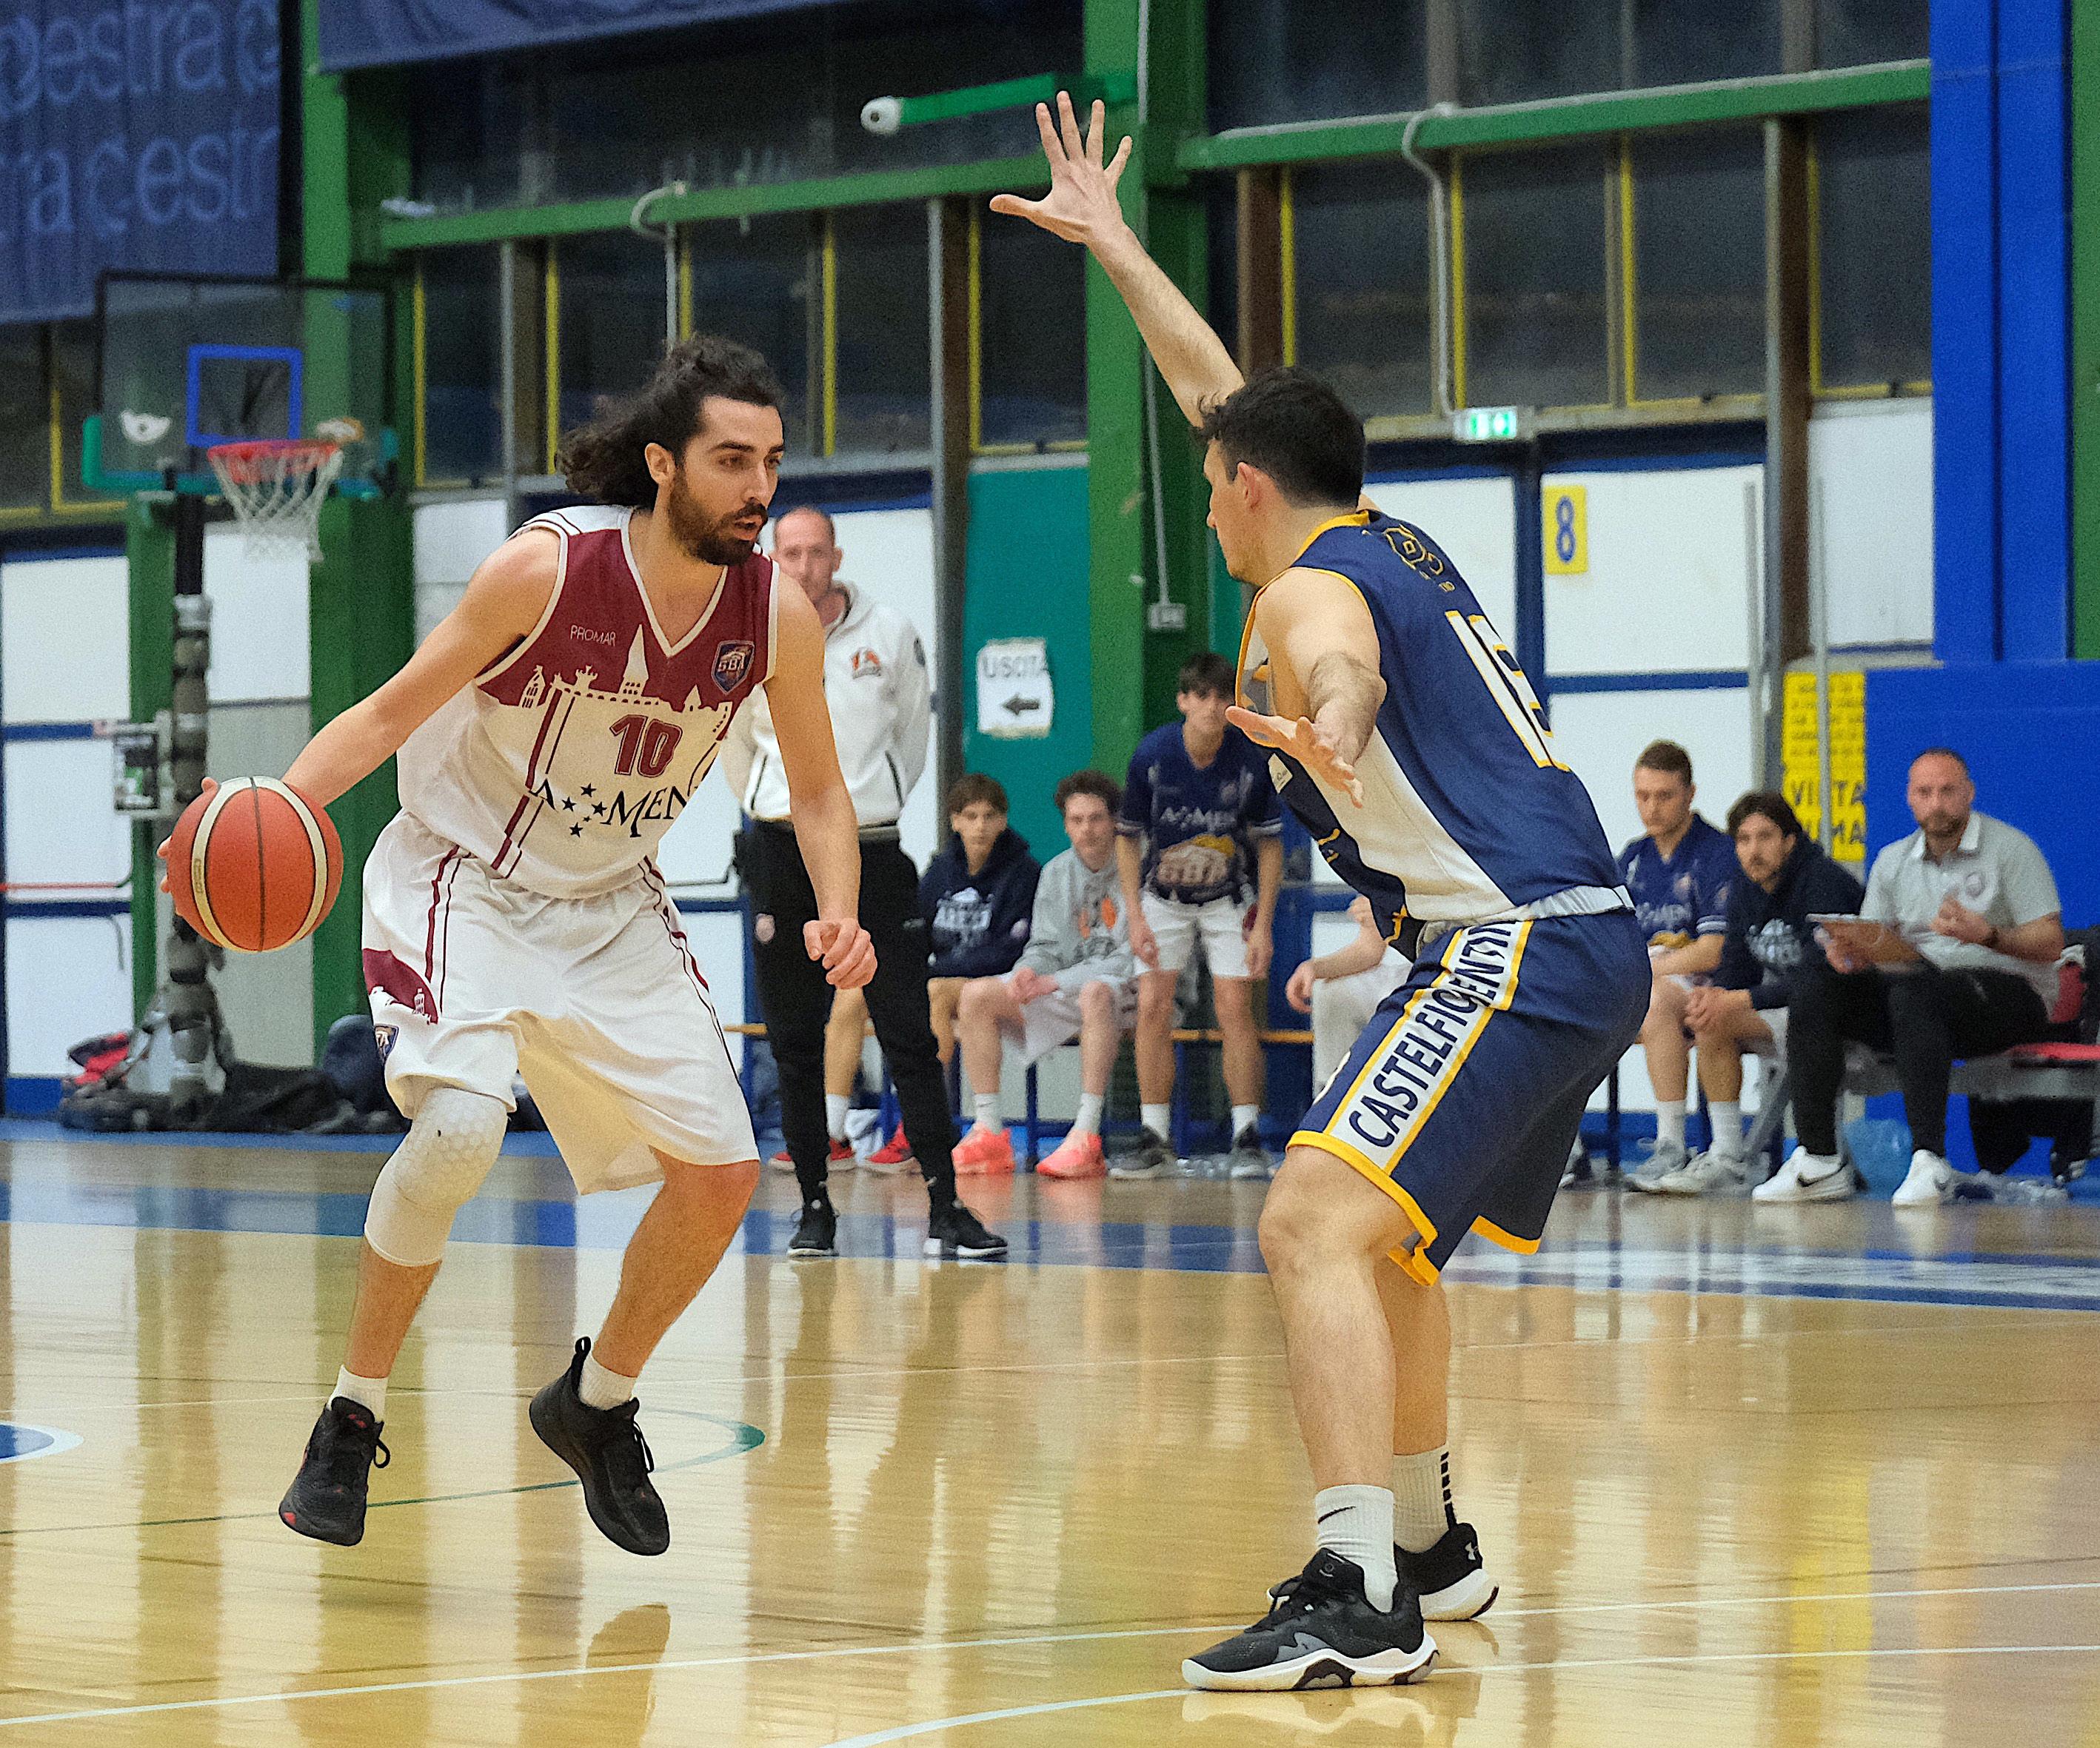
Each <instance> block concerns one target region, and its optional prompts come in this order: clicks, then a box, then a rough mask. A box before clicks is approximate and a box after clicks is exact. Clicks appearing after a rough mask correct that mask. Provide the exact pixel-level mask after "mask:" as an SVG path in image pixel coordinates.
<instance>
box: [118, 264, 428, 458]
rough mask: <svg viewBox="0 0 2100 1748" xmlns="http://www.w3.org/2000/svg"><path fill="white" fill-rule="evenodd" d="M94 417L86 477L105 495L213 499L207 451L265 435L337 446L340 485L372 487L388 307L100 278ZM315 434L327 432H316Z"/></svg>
mask: <svg viewBox="0 0 2100 1748" xmlns="http://www.w3.org/2000/svg"><path fill="white" fill-rule="evenodd" d="M95 319H96V328H97V334H98V341H97V345H98V351H97V357H98V360H99V376H98V383H97V389H96V395H95V404H96V407H97V415H96V418H95V420H94V425H95V427H96V429H90V431H89V433H88V441H87V442H86V443H85V444H84V445H83V446H82V474H83V476H84V482H85V483H86V485H88V486H89V487H91V488H93V489H95V490H99V491H153V490H157V489H160V488H161V487H164V486H165V483H166V481H167V478H168V475H169V473H170V470H171V469H172V470H173V473H174V480H175V487H176V490H178V491H188V492H196V493H199V494H202V495H214V494H216V493H217V492H218V491H219V485H218V480H217V479H216V478H214V475H213V473H212V470H211V465H210V462H209V461H208V460H206V458H205V451H206V450H208V449H210V448H212V447H214V446H215V445H218V444H221V443H247V442H253V441H254V440H256V439H258V438H305V437H313V436H315V435H316V434H319V435H321V436H325V437H337V436H338V434H342V433H344V432H347V431H349V430H351V429H356V430H359V431H360V432H361V435H360V436H359V437H357V438H353V439H352V440H351V441H347V442H345V443H343V466H342V473H341V475H340V476H339V477H338V479H337V488H336V489H337V491H341V492H343V493H345V494H346V495H353V496H355V495H370V494H372V493H373V492H376V491H378V490H379V489H380V487H381V484H382V482H383V480H384V478H385V475H386V469H387V465H388V463H389V462H390V460H392V458H393V456H394V443H393V434H392V433H391V432H390V431H389V430H388V429H386V387H385V385H386V368H387V359H388V355H389V354H388V350H387V331H386V297H385V296H384V294H383V293H379V292H376V291H367V290H363V289H360V288H354V287H351V286H348V285H341V284H324V283H320V282H316V281H312V280H242V279H218V278H209V277H201V276H198V275H158V274H150V275H149V274H135V273H108V274H105V275H103V278H102V280H101V283H100V285H99V288H98V291H97V296H96V311H95ZM317 427H325V429H321V430H320V431H319V432H318V433H317V431H316V428H317Z"/></svg>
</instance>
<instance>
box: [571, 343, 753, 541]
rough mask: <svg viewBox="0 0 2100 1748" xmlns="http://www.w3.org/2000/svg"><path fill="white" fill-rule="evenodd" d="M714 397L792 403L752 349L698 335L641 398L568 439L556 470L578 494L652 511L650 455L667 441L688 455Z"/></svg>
mask: <svg viewBox="0 0 2100 1748" xmlns="http://www.w3.org/2000/svg"><path fill="white" fill-rule="evenodd" d="M711 394H712V395H719V396H720V397H721V398H722V399H724V400H731V401H743V402H744V403H747V404H748V405H750V406H752V407H778V406H779V404H780V403H781V401H782V399H783V398H784V397H783V394H782V393H781V389H780V381H779V378H778V377H777V376H774V374H773V367H772V366H771V365H770V364H768V363H766V362H765V359H763V358H761V357H760V356H759V355H758V354H757V353H756V352H754V351H752V349H751V348H750V347H749V346H739V344H738V343H737V342H736V341H734V340H725V339H723V338H722V337H721V335H719V334H695V335H693V336H692V337H690V339H686V340H681V341H679V342H678V343H677V345H676V346H673V347H672V348H671V350H669V351H668V353H666V354H664V362H663V363H660V364H659V365H658V366H657V367H656V374H655V376H651V378H650V379H649V381H648V383H647V384H646V385H645V386H644V387H643V388H642V391H641V392H640V393H639V394H633V395H629V397H627V398H625V399H624V400H620V401H618V402H615V403H614V404H613V405H612V406H611V407H608V408H607V410H606V411H605V412H602V413H600V414H599V415H598V417H597V418H595V419H593V420H591V421H590V422H589V424H588V425H579V426H578V427H577V428H576V429H575V430H573V431H571V432H570V433H568V434H567V435H566V436H565V437H563V438H562V442H561V447H560V450H559V451H558V453H557V455H556V456H555V459H554V466H555V469H556V471H557V472H558V473H564V474H566V475H567V477H568V482H569V490H570V491H575V492H579V493H580V494H581V495H584V496H585V497H587V498H589V499H591V500H593V502H596V503H598V504H631V505H633V507H634V508H636V509H647V508H648V507H649V506H651V504H655V501H656V482H655V480H653V479H651V478H650V477H649V464H648V462H647V461H646V460H644V459H643V451H645V450H646V449H647V448H648V447H649V445H650V444H651V443H661V444H662V445H663V446H664V447H665V448H666V449H668V450H669V451H671V453H672V454H673V455H674V456H682V455H683V454H684V453H685V450H686V444H687V443H690V442H691V441H692V439H693V438H694V437H695V436H696V435H697V434H699V429H700V411H701V407H702V404H703V403H704V402H705V401H706V400H707V398H708V396H709V395H711Z"/></svg>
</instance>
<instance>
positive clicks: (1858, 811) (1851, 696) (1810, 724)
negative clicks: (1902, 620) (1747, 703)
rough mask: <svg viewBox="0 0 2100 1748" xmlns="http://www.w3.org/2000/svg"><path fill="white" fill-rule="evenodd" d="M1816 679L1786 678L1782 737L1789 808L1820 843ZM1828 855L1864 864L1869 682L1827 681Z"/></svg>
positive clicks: (1858, 678) (1844, 677) (1854, 677)
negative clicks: (1830, 794)
mask: <svg viewBox="0 0 2100 1748" xmlns="http://www.w3.org/2000/svg"><path fill="white" fill-rule="evenodd" d="M1817 729H1818V724H1817V722H1816V710H1815V675H1813V674H1802V673H1794V674H1789V675H1788V676H1786V713H1785V719H1784V721H1783V724H1782V726H1781V729H1780V757H1781V759H1782V760H1784V761H1785V771H1786V774H1785V792H1786V799H1787V804H1788V805H1789V807H1791V808H1793V811H1794V812H1795V813H1796V814H1798V816H1799V817H1800V819H1801V828H1802V830H1803V831H1805V832H1807V834H1808V835H1809V836H1810V837H1811V838H1816V837H1820V833H1821V827H1822V820H1823V807H1822V800H1821V791H1822V770H1821V764H1822V760H1821V758H1820V755H1819V744H1820V738H1819V735H1818V733H1817ZM1830 786H1831V789H1832V790H1833V792H1834V795H1835V799H1834V801H1833V805H1832V808H1831V811H1830V853H1831V855H1832V856H1834V857H1836V858H1837V860H1838V861H1841V862H1847V863H1851V864H1853V865H1855V867H1861V866H1864V865H1865V863H1866V860H1867V676H1865V675H1864V674H1857V673H1846V674H1833V675H1832V676H1830Z"/></svg>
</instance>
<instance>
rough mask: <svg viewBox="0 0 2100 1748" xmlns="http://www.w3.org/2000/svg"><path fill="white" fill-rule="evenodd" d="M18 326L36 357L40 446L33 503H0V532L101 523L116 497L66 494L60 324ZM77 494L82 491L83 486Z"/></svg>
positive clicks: (119, 502)
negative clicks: (31, 333) (78, 520)
mask: <svg viewBox="0 0 2100 1748" xmlns="http://www.w3.org/2000/svg"><path fill="white" fill-rule="evenodd" d="M20 325H21V326H23V327H28V328H34V329H35V338H34V340H33V346H34V349H35V351H36V354H37V368H38V383H37V387H36V391H35V395H34V398H35V401H36V403H38V405H40V406H41V407H42V409H43V417H42V420H39V421H38V425H39V428H40V429H41V431H42V442H41V443H38V445H37V453H38V462H39V466H38V494H37V501H36V502H35V503H33V504H28V503H24V504H0V528H20V527H24V526H34V525H36V524H38V523H39V522H49V521H51V519H52V518H53V517H99V518H102V519H104V520H105V521H106V520H108V519H109V518H111V517H114V516H117V515H118V514H120V513H121V512H122V510H123V508H124V503H125V500H124V499H123V498H121V497H116V496H113V497H104V498H92V497H79V498H72V497H68V496H67V495H66V463H67V460H68V440H67V437H66V408H65V399H64V394H63V392H62V390H61V387H60V380H59V369H58V333H57V330H58V328H59V327H60V325H61V324H56V323H52V322H36V323H24V324H20ZM64 325H72V324H64ZM81 489H82V490H83V491H85V490H86V487H85V486H84V485H83V486H82V488H81Z"/></svg>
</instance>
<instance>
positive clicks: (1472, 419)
mask: <svg viewBox="0 0 2100 1748" xmlns="http://www.w3.org/2000/svg"><path fill="white" fill-rule="evenodd" d="M1451 422H1452V427H1453V430H1452V434H1453V435H1454V436H1455V437H1456V438H1458V441H1459V442H1460V443H1515V441H1516V440H1517V438H1518V435H1519V429H1518V427H1519V424H1520V420H1519V418H1518V409H1517V408H1515V407H1467V408H1466V409H1465V410H1464V411H1463V412H1458V413H1455V414H1454V415H1453V416H1452V421H1451Z"/></svg>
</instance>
